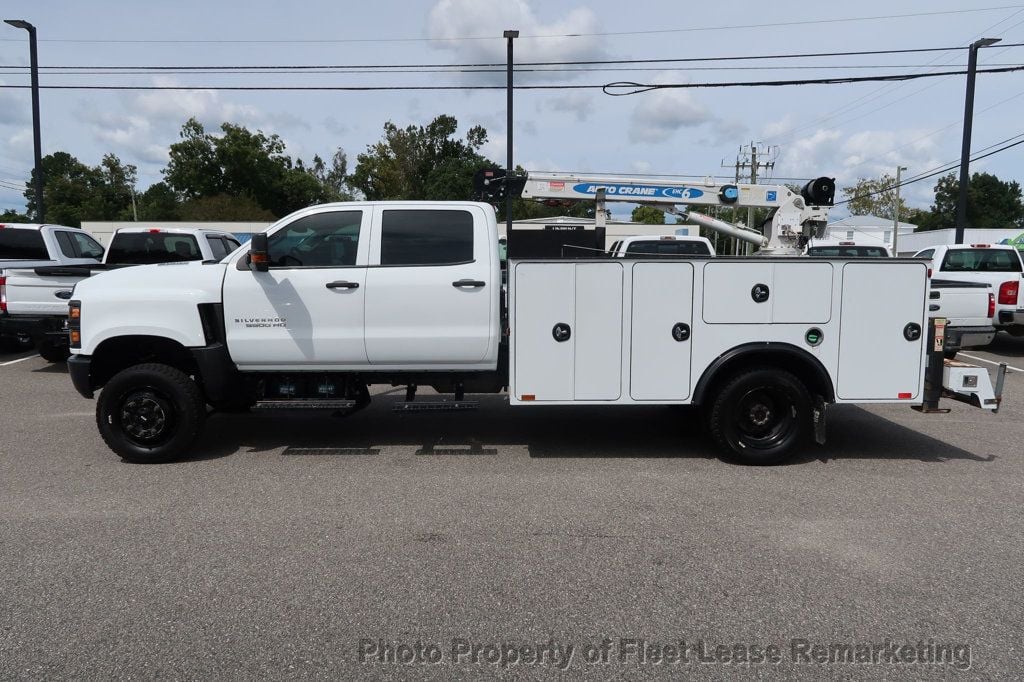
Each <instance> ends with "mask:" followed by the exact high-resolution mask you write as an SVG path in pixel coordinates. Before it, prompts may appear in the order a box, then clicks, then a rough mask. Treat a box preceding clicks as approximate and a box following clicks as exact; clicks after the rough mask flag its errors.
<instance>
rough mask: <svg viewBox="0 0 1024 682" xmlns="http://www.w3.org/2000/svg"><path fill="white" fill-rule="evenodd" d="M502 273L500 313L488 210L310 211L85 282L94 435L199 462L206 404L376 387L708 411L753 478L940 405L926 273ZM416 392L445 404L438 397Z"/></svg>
mask: <svg viewBox="0 0 1024 682" xmlns="http://www.w3.org/2000/svg"><path fill="white" fill-rule="evenodd" d="M705 189H706V188H705ZM726 189H728V188H726ZM707 191H709V192H711V191H718V192H719V193H720V194H722V195H724V196H726V198H727V199H728V198H731V195H730V194H728V193H727V192H726V191H721V190H717V189H712V190H707ZM771 191H772V192H774V194H773V195H771V196H770V198H769V201H776V202H779V203H782V204H784V205H785V206H787V207H789V208H787V211H782V210H780V211H779V213H778V215H779V216H780V218H779V220H782V219H785V220H786V223H785V225H786V227H787V229H788V230H789V232H788V233H786V234H787V235H791V234H794V232H793V231H794V230H799V229H800V224H799V220H800V219H801V216H813V220H814V221H815V224H817V222H818V216H820V214H821V211H820V210H819V209H818V208H817V207H813V208H807V207H805V205H804V202H803V201H801V200H800V198H799V196H797V195H794V194H792V193H791V192H789V190H787V189H786V188H784V187H782V188H779V189H775V188H772V189H771ZM754 196H757V197H761V200H763V198H764V197H765V196H766V194H765V192H763V191H759V193H757V194H756V195H754ZM794 220H795V221H797V222H796V223H795V224H794V222H793V221H794ZM772 229H773V230H776V229H778V223H777V224H776V225H775V226H773V228H772ZM773 234H777V232H773ZM508 267H509V271H508V273H509V274H508V287H507V302H506V300H505V298H506V297H505V295H504V292H503V287H502V286H501V282H502V279H501V269H500V264H499V245H498V228H497V224H496V220H495V212H494V208H493V207H492V206H491V205H489V204H485V203H472V202H352V203H339V204H326V205H321V206H316V207H312V208H308V209H304V210H301V211H298V212H296V213H294V214H292V215H290V216H287V217H285V218H283V219H281V220H280V221H278V222H277V223H275V224H274V225H273V226H271V227H270V228H269V230H268V232H267V233H265V234H256V235H254V236H253V239H252V242H251V243H250V245H249V248H243V249H240V250H238V251H236V252H235V253H234V254H232V255H231V256H229V257H228V258H226V259H225V260H224V261H222V262H220V263H173V264H166V265H153V266H142V267H138V268H129V269H123V270H118V271H115V272H110V273H108V274H105V275H103V276H102V277H96V278H93V279H90V280H85V281H83V282H81V283H80V284H79V285H78V287H77V288H76V290H75V296H74V299H73V300H72V301H71V302H70V304H69V323H70V339H71V345H72V353H73V355H72V357H71V358H70V360H69V361H68V366H69V370H70V375H71V379H72V382H73V383H74V386H75V388H76V390H78V392H79V393H81V394H82V395H83V396H85V397H87V398H92V397H93V396H94V394H95V393H96V392H97V391H100V390H101V389H102V390H101V392H100V393H99V398H98V400H97V404H96V417H97V425H98V427H99V430H100V434H101V435H102V437H103V439H104V441H105V442H106V443H107V445H108V446H109V447H110V448H111V449H112V450H113V451H114V452H116V453H117V454H118V455H120V456H121V457H123V458H125V459H127V460H130V461H135V462H157V461H167V460H170V459H173V458H177V457H180V456H182V455H184V454H186V453H188V452H189V451H190V449H191V448H192V446H193V443H194V441H195V440H196V439H197V437H198V436H199V434H200V431H201V427H202V424H203V421H204V419H205V417H206V414H207V406H208V405H210V406H213V407H214V408H215V409H245V408H303V409H309V408H325V409H330V410H334V411H337V410H345V411H352V410H356V409H359V408H360V407H364V406H365V405H366V404H368V403H369V401H370V392H369V386H371V385H382V384H383V385H388V386H406V389H407V390H406V402H405V403H404V404H403V403H398V406H401V407H402V409H410V410H414V409H440V408H447V409H464V408H469V407H472V406H473V404H472V401H467V400H466V399H465V398H466V394H473V393H496V392H502V391H504V390H505V389H507V390H508V398H509V402H510V403H511V404H512V405H514V406H535V407H539V406H552V405H604V406H619V407H621V408H624V409H628V408H629V407H630V406H636V405H656V404H672V405H687V404H692V405H699V406H700V407H702V408H703V411H704V414H705V416H706V419H707V424H708V427H709V430H710V432H711V434H712V435H713V437H714V439H715V441H716V443H717V444H718V445H719V446H720V447H721V448H722V449H723V450H724V452H725V453H726V454H727V455H728V456H730V457H732V458H734V459H737V460H739V461H742V462H747V463H754V464H769V463H776V462H780V461H782V460H784V459H786V458H788V457H789V456H791V455H792V454H793V453H794V452H795V451H796V450H797V449H799V447H798V446H801V445H802V444H804V443H805V442H806V441H808V440H810V438H811V437H812V436H813V437H814V438H815V439H816V440H818V442H824V423H825V422H824V418H825V405H826V404H827V403H871V404H875V403H902V404H905V405H908V406H910V405H918V404H921V403H922V401H923V400H924V399H925V388H924V377H925V367H926V361H927V359H928V356H927V355H926V352H925V351H926V349H925V340H926V338H927V337H928V332H927V328H926V327H927V325H928V324H929V323H928V320H927V314H926V310H927V302H928V294H927V292H928V278H927V264H926V263H924V262H923V261H920V260H909V259H894V258H890V259H859V260H841V259H828V260H820V259H812V258H807V257H806V256H796V257H783V256H778V257H760V258H758V257H748V258H685V257H681V258H675V259H668V258H659V259H642V258H640V259H622V258H603V259H602V258H588V259H575V260H564V259H562V260H540V259H538V260H512V261H511V262H510V263H509V266H508ZM940 350H941V349H940ZM939 362H940V363H941V362H942V359H941V355H940V357H939ZM939 370H940V373H941V371H942V368H941V367H939ZM946 371H947V372H948V371H950V370H949V368H947V370H946ZM968 371H969V372H971V373H972V379H971V381H966V380H961V379H962V377H961V376H960V375H961V374H963V373H964V372H968ZM981 375H984V377H983V378H981ZM950 376H953V375H950ZM954 378H955V379H956V381H959V382H960V383H957V384H956V388H957V389H962V391H966V392H967V393H968V394H970V396H969V399H970V400H973V401H974V402H976V403H977V404H978V405H979V406H981V407H984V408H986V409H995V408H997V407H998V399H997V397H995V396H994V395H993V394H992V391H991V386H990V384H989V379H988V375H987V373H986V372H985V370H983V369H978V368H970V369H957V370H956V371H955V377H954ZM951 380H952V379H951ZM940 383H941V382H940ZM417 386H430V387H432V388H434V389H435V390H436V391H438V392H439V393H442V394H453V396H452V398H453V399H451V400H442V401H428V402H426V403H424V402H423V401H422V400H417V399H416V387H417ZM972 386H973V388H970V387H972ZM984 387H987V389H986V388H984ZM519 409H522V408H521V407H520V408H519ZM666 418H667V417H666Z"/></svg>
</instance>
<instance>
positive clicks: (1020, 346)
mask: <svg viewBox="0 0 1024 682" xmlns="http://www.w3.org/2000/svg"><path fill="white" fill-rule="evenodd" d="M978 350H984V351H989V352H990V353H996V354H998V355H1002V356H1004V357H1008V358H1020V357H1024V336H1010V335H1009V334H1007V333H1006V332H1000V333H998V334H996V338H995V339H993V340H992V343H991V344H989V345H988V346H985V347H984V348H979V349H978Z"/></svg>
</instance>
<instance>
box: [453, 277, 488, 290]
mask: <svg viewBox="0 0 1024 682" xmlns="http://www.w3.org/2000/svg"><path fill="white" fill-rule="evenodd" d="M486 284H487V282H481V281H480V280H478V279H459V280H456V281H454V282H452V286H453V287H455V288H456V289H463V288H466V289H479V288H480V287H482V286H486Z"/></svg>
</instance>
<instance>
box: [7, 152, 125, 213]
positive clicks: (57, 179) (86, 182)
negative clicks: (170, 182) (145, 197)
mask: <svg viewBox="0 0 1024 682" xmlns="http://www.w3.org/2000/svg"><path fill="white" fill-rule="evenodd" d="M42 166H43V177H44V184H43V194H44V196H45V197H46V220H47V222H50V223H59V224H61V225H70V226H73V227H80V226H81V224H82V221H83V220H125V219H128V218H130V217H131V215H132V208H131V204H132V192H133V191H134V185H135V179H136V170H135V166H133V165H131V164H122V163H121V160H120V159H118V158H117V157H116V156H115V155H113V154H107V155H106V156H104V157H103V160H102V161H101V162H100V165H98V166H87V165H86V164H84V163H82V162H81V161H79V160H78V159H76V158H75V157H73V156H72V155H71V154H68V153H67V152H54V153H53V154H48V155H46V156H44V157H43V159H42ZM25 199H26V200H27V202H28V213H29V215H31V216H33V218H34V217H35V216H36V213H37V208H36V196H35V169H33V170H32V178H31V179H30V180H29V182H28V184H27V185H26V190H25Z"/></svg>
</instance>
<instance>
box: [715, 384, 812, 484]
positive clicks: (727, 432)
mask: <svg viewBox="0 0 1024 682" xmlns="http://www.w3.org/2000/svg"><path fill="white" fill-rule="evenodd" d="M811 420H812V406H811V397H810V394H809V393H808V391H807V388H806V387H805V386H804V384H803V382H801V381H800V380H799V379H798V378H796V377H795V376H794V375H792V374H790V373H789V372H786V371H783V370H779V369H771V368H767V367H761V368H755V369H750V370H747V371H745V372H741V373H739V374H737V375H735V376H733V377H732V378H731V379H729V380H728V381H727V382H726V383H725V384H724V385H723V386H722V388H721V389H720V390H719V391H718V393H717V394H716V395H715V396H714V399H713V401H712V403H711V409H710V411H709V413H708V428H709V430H710V431H711V435H712V437H713V438H714V440H715V442H716V443H717V445H718V446H719V447H720V448H722V449H723V450H724V451H725V452H726V454H727V456H728V457H729V458H730V459H733V460H735V461H737V462H740V463H742V464H779V463H781V462H784V461H785V460H787V459H789V458H790V457H792V455H793V454H794V450H795V449H796V448H797V447H798V446H800V445H801V444H802V443H804V442H805V441H806V439H807V436H808V434H809V433H810V432H811V423H812V422H811Z"/></svg>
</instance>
